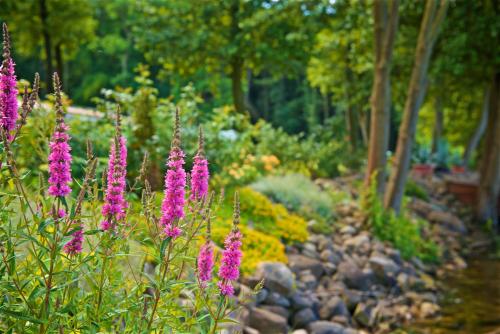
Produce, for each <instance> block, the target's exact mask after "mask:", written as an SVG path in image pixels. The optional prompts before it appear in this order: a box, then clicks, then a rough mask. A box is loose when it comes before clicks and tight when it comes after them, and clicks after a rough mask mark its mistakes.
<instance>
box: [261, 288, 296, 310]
mask: <svg viewBox="0 0 500 334" xmlns="http://www.w3.org/2000/svg"><path fill="white" fill-rule="evenodd" d="M263 304H266V305H274V306H281V307H284V308H289V307H290V301H289V300H288V299H287V298H286V297H284V296H282V295H280V294H279V293H277V292H271V293H269V294H268V295H267V297H266V299H265V300H264V302H263Z"/></svg>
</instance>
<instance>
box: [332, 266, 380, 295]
mask: <svg viewBox="0 0 500 334" xmlns="http://www.w3.org/2000/svg"><path fill="white" fill-rule="evenodd" d="M337 274H338V275H339V274H340V275H341V277H342V279H343V281H344V283H345V284H346V285H347V286H348V287H349V288H351V289H357V290H368V289H369V288H370V285H371V284H372V275H371V274H370V273H369V272H363V271H362V270H361V269H359V267H358V266H357V265H356V264H355V263H354V262H353V261H344V262H342V263H340V264H339V267H338V269H337Z"/></svg>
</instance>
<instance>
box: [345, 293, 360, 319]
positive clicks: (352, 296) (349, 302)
mask: <svg viewBox="0 0 500 334" xmlns="http://www.w3.org/2000/svg"><path fill="white" fill-rule="evenodd" d="M343 297H344V302H345V304H346V306H347V309H348V310H349V311H350V312H351V313H352V312H354V310H355V309H356V306H357V305H358V304H359V302H361V292H359V291H357V290H349V289H345V290H344V291H343Z"/></svg>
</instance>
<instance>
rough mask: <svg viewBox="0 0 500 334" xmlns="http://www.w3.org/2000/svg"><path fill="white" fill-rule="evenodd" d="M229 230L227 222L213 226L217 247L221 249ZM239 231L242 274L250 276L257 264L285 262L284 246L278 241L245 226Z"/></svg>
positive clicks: (229, 224) (229, 225) (213, 237)
mask: <svg viewBox="0 0 500 334" xmlns="http://www.w3.org/2000/svg"><path fill="white" fill-rule="evenodd" d="M230 229H231V223H230V222H229V221H227V222H224V223H221V224H217V225H215V226H213V228H212V239H213V240H214V242H215V243H216V244H217V245H218V246H220V247H223V244H224V238H225V237H226V235H227V234H228V233H229V231H230ZM240 230H241V233H243V246H242V250H243V261H242V264H241V271H242V272H243V274H251V273H252V272H253V271H254V270H255V268H256V267H257V264H259V262H263V261H277V262H283V263H286V262H287V257H286V254H285V246H284V245H283V244H282V243H281V242H280V240H279V239H277V238H275V237H273V236H270V235H266V234H264V233H261V232H259V231H256V230H253V229H251V228H248V227H245V226H240Z"/></svg>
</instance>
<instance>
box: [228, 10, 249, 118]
mask: <svg viewBox="0 0 500 334" xmlns="http://www.w3.org/2000/svg"><path fill="white" fill-rule="evenodd" d="M239 10H240V8H239V1H232V2H231V5H230V7H229V15H230V17H231V40H232V41H236V42H237V41H238V40H239V39H240V32H241V31H240V30H241V29H240V27H239ZM230 66H231V91H232V94H233V104H234V109H235V110H236V111H237V112H238V113H244V112H245V94H244V92H243V87H242V82H243V66H244V61H243V58H241V56H239V54H238V51H236V53H235V54H233V55H232V56H231V59H230Z"/></svg>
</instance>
